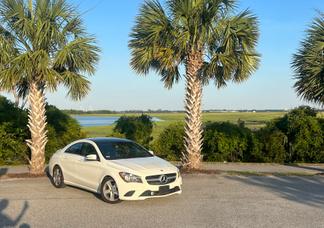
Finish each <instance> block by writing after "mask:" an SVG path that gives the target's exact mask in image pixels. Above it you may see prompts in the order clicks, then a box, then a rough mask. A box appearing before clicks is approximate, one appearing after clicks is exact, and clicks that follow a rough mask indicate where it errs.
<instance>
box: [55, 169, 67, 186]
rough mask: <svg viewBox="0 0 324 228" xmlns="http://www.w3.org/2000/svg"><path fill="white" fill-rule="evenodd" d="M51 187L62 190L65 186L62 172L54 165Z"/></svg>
mask: <svg viewBox="0 0 324 228" xmlns="http://www.w3.org/2000/svg"><path fill="white" fill-rule="evenodd" d="M53 185H54V186H55V187H56V188H63V187H64V186H65V185H64V177H63V172H62V169H61V168H60V167H59V166H58V165H56V166H55V167H54V169H53Z"/></svg>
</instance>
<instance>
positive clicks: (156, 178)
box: [145, 173, 177, 185]
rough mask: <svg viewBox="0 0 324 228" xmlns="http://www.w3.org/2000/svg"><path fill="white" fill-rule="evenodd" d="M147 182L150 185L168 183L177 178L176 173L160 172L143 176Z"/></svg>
mask: <svg viewBox="0 0 324 228" xmlns="http://www.w3.org/2000/svg"><path fill="white" fill-rule="evenodd" d="M145 179H146V181H147V183H149V184H151V185H164V184H170V183H172V182H174V181H175V180H176V179H177V174H176V173H168V174H160V175H153V176H147V177H145Z"/></svg>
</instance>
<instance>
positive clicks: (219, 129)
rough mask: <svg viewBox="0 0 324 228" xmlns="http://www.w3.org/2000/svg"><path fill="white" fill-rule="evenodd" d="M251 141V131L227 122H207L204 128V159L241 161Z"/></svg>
mask: <svg viewBox="0 0 324 228" xmlns="http://www.w3.org/2000/svg"><path fill="white" fill-rule="evenodd" d="M250 143H251V131H250V130H249V129H248V128H245V127H243V125H241V126H238V125H235V124H232V123H229V122H224V123H217V122H214V123H213V122H208V123H207V124H206V125H205V130H204V144H203V156H204V157H203V158H204V160H205V161H230V162H234V161H242V160H245V159H244V155H245V154H246V152H247V150H248V148H249V147H250Z"/></svg>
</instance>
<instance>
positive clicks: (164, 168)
mask: <svg viewBox="0 0 324 228" xmlns="http://www.w3.org/2000/svg"><path fill="white" fill-rule="evenodd" d="M110 162H112V163H113V164H115V165H117V166H119V168H121V169H122V168H127V169H130V170H132V171H135V172H140V173H145V174H159V173H168V172H177V168H176V167H175V166H174V165H172V164H170V163H169V162H167V161H165V160H163V159H161V158H159V157H156V156H154V157H145V158H129V159H118V160H110Z"/></svg>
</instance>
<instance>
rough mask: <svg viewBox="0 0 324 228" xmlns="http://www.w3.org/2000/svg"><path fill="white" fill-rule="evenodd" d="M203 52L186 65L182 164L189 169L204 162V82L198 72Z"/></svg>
mask: <svg viewBox="0 0 324 228" xmlns="http://www.w3.org/2000/svg"><path fill="white" fill-rule="evenodd" d="M202 64H203V60H202V55H201V52H197V53H191V54H189V55H188V59H187V63H186V80H187V85H186V95H185V96H186V98H185V111H186V118H185V134H184V146H185V150H186V151H185V152H184V153H183V158H182V164H183V166H184V168H187V169H198V168H199V167H200V163H201V160H202V156H201V148H202V132H203V130H202V111H201V100H202V82H201V79H200V77H199V74H198V71H199V70H200V68H201V67H202Z"/></svg>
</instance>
